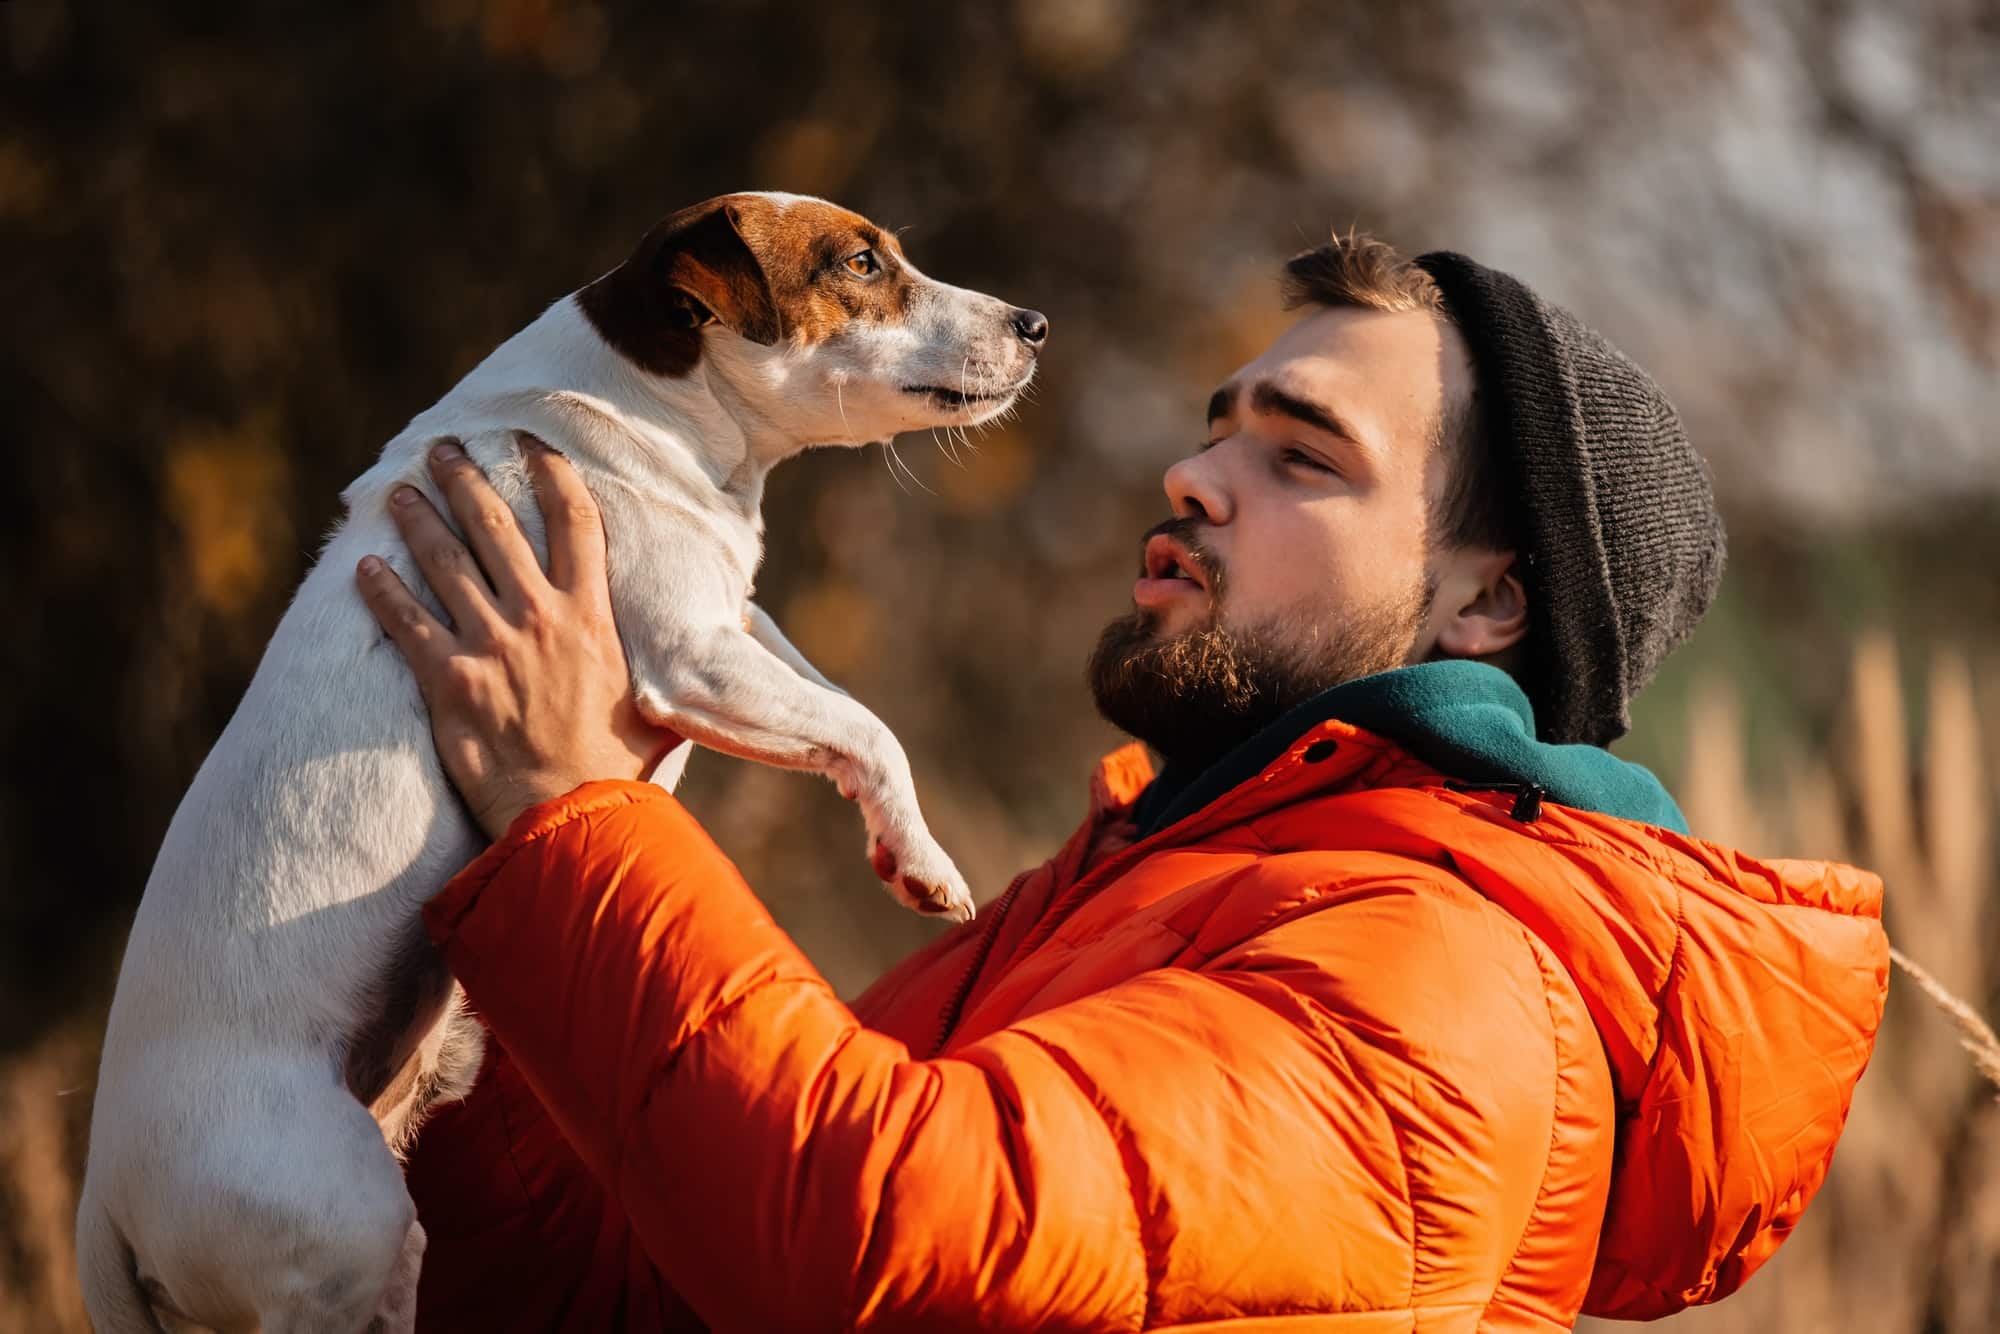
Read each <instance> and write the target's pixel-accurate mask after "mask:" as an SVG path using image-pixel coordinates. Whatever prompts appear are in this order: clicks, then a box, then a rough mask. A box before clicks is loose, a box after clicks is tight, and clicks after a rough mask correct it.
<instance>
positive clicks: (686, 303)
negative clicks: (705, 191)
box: [654, 204, 784, 347]
mask: <svg viewBox="0 0 2000 1334" xmlns="http://www.w3.org/2000/svg"><path fill="white" fill-rule="evenodd" d="M675 222H679V220H678V219H676V220H675ZM654 265H655V269H654V271H655V273H657V274H658V275H659V281H660V282H662V283H663V284H665V286H666V288H667V289H668V307H669V309H670V311H671V312H672V318H674V319H675V320H677V321H678V320H684V321H686V323H685V324H684V325H683V326H682V327H684V328H689V329H699V328H701V327H702V326H704V325H707V324H713V323H719V324H722V325H723V326H725V327H726V328H729V329H733V330H734V331H735V332H737V333H738V334H741V335H742V336H743V337H745V338H747V339H749V340H750V341H751V342H753V343H761V344H763V345H765V346H767V347H768V346H770V345H771V344H772V343H775V342H777V341H778V339H779V338H780V337H782V336H783V334H784V330H783V328H782V327H781V326H780V324H779V321H778V308H777V306H776V305H775V304H774V302H773V300H772V297H771V283H770V280H769V279H768V278H766V277H765V275H764V266H763V265H762V264H759V263H758V262H757V256H756V255H754V254H752V253H751V251H750V247H749V245H748V244H746V243H745V242H744V240H743V233H742V232H741V231H740V230H738V222H737V216H736V206H735V205H734V204H718V205H716V206H715V207H713V208H709V209H705V210H703V211H701V212H700V213H697V214H694V215H693V216H691V217H689V218H688V219H687V221H686V222H684V223H680V224H679V225H678V226H676V225H674V223H669V224H668V227H667V228H666V229H665V235H663V236H662V237H661V238H660V248H659V251H658V252H657V253H656V254H655V256H654Z"/></svg>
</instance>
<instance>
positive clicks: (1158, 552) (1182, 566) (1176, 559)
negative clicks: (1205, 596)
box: [1142, 533, 1208, 590]
mask: <svg viewBox="0 0 2000 1334" xmlns="http://www.w3.org/2000/svg"><path fill="white" fill-rule="evenodd" d="M1144 559H1145V565H1144V569H1143V571H1142V573H1143V575H1144V577H1145V578H1147V579H1184V580H1186V581H1187V582H1188V583H1191V584H1193V585H1194V586H1195V587H1196V588H1200V589H1204V590H1206V589H1207V587H1208V580H1207V579H1206V578H1205V577H1203V575H1202V570H1201V566H1200V564H1199V563H1198V562H1197V561H1196V560H1195V558H1194V556H1193V554H1192V553H1191V552H1189V551H1188V549H1187V548H1186V547H1184V546H1182V545H1181V544H1180V543H1179V542H1176V541H1175V540H1174V539H1173V538H1171V537H1169V536H1167V535H1166V534H1165V533H1156V534H1154V535H1153V536H1152V537H1151V538H1148V539H1147V541H1146V551H1145V557H1144Z"/></svg>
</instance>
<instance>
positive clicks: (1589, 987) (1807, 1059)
mask: <svg viewBox="0 0 2000 1334" xmlns="http://www.w3.org/2000/svg"><path fill="white" fill-rule="evenodd" d="M1465 800H1466V801H1467V803H1468V806H1467V809H1468V810H1473V809H1474V806H1475V805H1476V807H1477V810H1476V811H1474V813H1476V814H1478V815H1480V816H1481V817H1482V818H1481V821H1480V828H1481V830H1482V832H1481V833H1480V834H1479V835H1477V836H1474V837H1469V838H1459V837H1456V836H1454V837H1453V838H1452V839H1451V847H1450V852H1449V855H1450V857H1451V859H1452V861H1453V862H1454V863H1455V864H1456V865H1457V867H1458V869H1459V871H1460V872H1461V873H1462V874H1463V875H1465V876H1466V877H1467V878H1468V879H1469V880H1471V881H1472V883H1473V884H1474V885H1475V886H1476V887H1477V888H1478V889H1479V890H1480V892H1481V893H1483V894H1485V895H1486V896H1487V897H1488V898H1490V899H1491V900H1493V901H1494V902H1495V903H1497V904H1499V905H1500V906H1501V907H1502V908H1504V909H1506V910H1507V912H1508V913H1510V914H1511V915H1512V916H1514V917H1515V918H1517V919H1518V920H1519V921H1521V922H1522V923H1523V924H1524V925H1525V926H1527V927H1528V928H1529V929H1530V930H1532V931H1533V932H1534V933H1535V934H1536V935H1537V936H1539V937H1540V938H1541V939H1542V940H1543V941H1544V942H1545V943H1546V944H1547V945H1548V946H1549V947H1550V948H1551V949H1552V950H1553V951H1554V952H1555V953H1556V954H1557V956H1558V957H1559V958H1560V959H1561V960H1562V962H1563V964H1564V966H1565V967H1566V968H1567V970H1568V972H1569V975H1570V976H1571V977H1572V978H1573V979H1574V980H1575V982H1576V984H1577V985H1578V987H1579V988H1581V990H1582V992H1583V996H1584V1000H1585V1003H1586V1005H1587V1006H1588V1007H1589V1009H1590V1013H1591V1016H1592V1018H1593V1019H1594V1020H1595V1022H1596V1025H1597V1030H1598V1033H1599V1035H1600V1036H1601V1037H1602V1039H1603V1042H1604V1049H1605V1052H1606V1054H1607V1056H1608V1057H1609V1061H1610V1066H1611V1073H1612V1079H1613V1084H1614V1088H1615V1090H1616V1095H1617V1100H1618V1106H1617V1112H1618V1136H1617V1150H1616V1160H1615V1167H1614V1172H1613V1177H1612V1184H1611V1194H1610V1203H1609V1207H1608V1209H1607V1210H1606V1214H1605V1219H1604V1229H1603V1233H1602V1236H1601V1242H1600V1247H1599V1251H1598V1257H1597V1263H1596V1268H1595V1271H1594V1272H1593V1274H1592V1278H1591V1284H1590V1291H1589V1295H1588V1297H1587V1299H1586V1301H1585V1305H1584V1310H1585V1311H1586V1312H1587V1313H1589V1314H1592V1315H1600V1316H1611V1317H1615V1318H1620V1319H1650V1318H1653V1317H1657V1316H1662V1315H1666V1314H1669V1313H1671V1312H1673V1311H1677V1310H1680V1309H1681V1308H1682V1307H1685V1306H1689V1305H1692V1304H1695V1303H1699V1302H1706V1301H1712V1300H1715V1299H1716V1298H1719V1297H1723V1296H1726V1295H1728V1294H1729V1293H1731V1292H1733V1291H1735V1290H1736V1289H1737V1288H1738V1287H1740V1286H1741V1285H1742V1283H1743V1282H1744V1280H1745V1279H1747V1278H1748V1277H1749V1276H1750V1274H1751V1273H1753V1272H1754V1271H1755V1270H1756V1269H1757V1267H1758V1266H1759V1265H1761V1264H1762V1263H1763V1262H1764V1261H1765V1260H1766V1259H1768V1258H1770V1256H1771V1254H1772V1253H1773V1252H1774V1251H1776V1250H1777V1248H1778V1245H1779V1244H1780V1243H1781V1242H1782V1241H1783V1240H1784V1239H1785V1237H1786V1236H1787V1235H1788V1234H1789V1233H1790V1231H1791V1229H1792V1228H1793V1226H1794V1225H1795V1224H1796V1223H1797V1222H1798V1219H1799V1217H1800V1215H1801V1214H1802V1213H1803V1212H1804V1211H1805V1207H1806V1204H1807V1203H1808V1202H1809V1201H1810V1200H1811V1198H1812V1196H1813V1194H1814V1192H1815V1191H1817V1190H1818V1189H1819V1186H1820V1183H1821V1182H1822V1181H1823V1180H1825V1178H1826V1173H1827V1169H1828V1168H1829V1167H1830V1166H1831V1164H1832V1159H1833V1149H1834V1144H1835V1141H1836V1140H1837V1139H1838V1138H1839V1135H1840V1131H1841V1128H1842V1126H1843V1125H1844V1124H1845V1123H1846V1120H1847V1113H1848V1108H1849V1105H1850V1102H1851V1100H1852V1098H1853V1095H1854V1087H1855V1085H1856V1083H1857V1082H1859V1080H1860V1078H1861V1074H1862V1071H1863V1070H1864V1069H1865V1068H1866V1066H1867V1063H1868V1055H1869V1052H1870V1050H1871V1049H1872V1047H1873V1045H1874V1040H1875V1033H1876V1029H1877V1027H1878V1026H1879V1025H1880V1023H1881V1019H1882V1007H1883V1003H1884V1001H1885V999H1886V997H1887V988H1888V971H1889V947H1888V940H1887V937H1886V936H1885V935H1884V934H1883V932H1882V927H1881V907H1882V885H1881V882H1880V881H1879V880H1878V879H1877V878H1876V877H1875V876H1873V875H1870V874H1868V873H1867V872H1865V871H1859V870H1856V869H1854V868H1852V867H1848V866H1840V865H1835V864H1831V863H1826V862H1813V861H1759V860H1756V859H1754V858H1750V857H1747V856H1744V855H1742V854H1741V853H1737V852H1732V851H1730V850H1729V849H1726V848H1722V847H1717V846H1715V845H1713V844H1709V843H1703V842H1700V841H1698V840H1695V839H1692V838H1688V837H1685V836H1683V835H1680V834H1676V833H1673V832H1671V831H1666V830H1661V829H1658V828H1652V827H1647V826H1643V825H1639V824H1635V823H1631V822H1629V821H1624V820H1618V819H1614V818H1608V817H1606V816H1604V815H1601V814H1594V813H1591V812H1585V811H1576V810H1566V809H1564V808H1562V807H1560V806H1555V805H1546V806H1544V807H1543V809H1542V813H1541V815H1540V818H1538V819H1535V820H1533V821H1532V822H1530V823H1525V824H1524V823H1521V822H1518V821H1513V820H1511V819H1510V818H1509V817H1508V815H1507V813H1506V810H1505V806H1504V803H1503V804H1502V805H1501V806H1499V807H1496V806H1495V805H1494V804H1493V803H1492V802H1490V801H1480V800H1478V799H1477V798H1476V797H1472V796H1468V797H1467V798H1466V799H1465ZM1509 826H1511V827H1509Z"/></svg>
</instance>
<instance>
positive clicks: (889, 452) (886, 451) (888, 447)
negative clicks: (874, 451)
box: [882, 440, 910, 495]
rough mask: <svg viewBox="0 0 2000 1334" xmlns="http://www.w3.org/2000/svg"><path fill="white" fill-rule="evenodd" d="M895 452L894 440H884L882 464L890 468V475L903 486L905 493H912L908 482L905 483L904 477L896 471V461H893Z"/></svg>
mask: <svg viewBox="0 0 2000 1334" xmlns="http://www.w3.org/2000/svg"><path fill="white" fill-rule="evenodd" d="M895 454H896V446H895V445H894V444H893V443H892V442H890V441H888V440H884V441H883V442H882V466H883V467H885V468H887V469H888V470H889V475H890V476H891V477H894V478H895V479H896V485H897V486H899V487H902V489H903V494H904V495H908V494H909V493H910V488H909V486H908V485H907V484H905V483H904V481H903V479H902V477H901V476H900V475H899V474H898V473H897V472H896V465H895V463H894V462H892V460H893V459H894V458H895Z"/></svg>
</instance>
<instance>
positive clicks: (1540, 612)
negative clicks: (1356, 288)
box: [1416, 251, 1724, 746]
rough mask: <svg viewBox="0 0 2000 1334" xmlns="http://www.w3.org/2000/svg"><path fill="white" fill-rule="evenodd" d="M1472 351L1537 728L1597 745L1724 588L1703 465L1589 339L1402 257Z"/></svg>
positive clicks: (1499, 294)
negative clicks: (1516, 522) (1511, 520)
mask: <svg viewBox="0 0 2000 1334" xmlns="http://www.w3.org/2000/svg"><path fill="white" fill-rule="evenodd" d="M1416 263H1417V265H1418V267H1420V268H1422V269H1423V270H1424V271H1425V272H1427V273H1429V274H1430V275H1431V277H1432V278H1433V279H1435V280H1436V282H1437V284H1438V287H1439V288H1440V289H1441V290H1442V291H1443V293H1444V300H1445V306H1446V308H1447V310H1448V311H1449V312H1450V314H1451V317H1452V320H1453V322H1454V323H1455V324H1456V325H1457V326H1458V329H1459V332H1460V333H1461V334H1462V335H1463V336H1464V338H1465V341H1466V344H1467V345H1468V346H1469V347H1470V349H1471V351H1472V364H1473V372H1474V378H1475V381H1476V384H1477V388H1476V390H1475V392H1476V393H1477V394H1478V396H1479V398H1480V399H1481V400H1482V402H1483V404H1484V407H1483V411H1484V413H1485V424H1486V427H1487V439H1488V440H1489V441H1490V442H1491V446H1492V448H1494V449H1496V450H1498V451H1499V453H1500V455H1501V461H1502V466H1503V469H1504V470H1505V472H1506V474H1507V475H1509V476H1511V478H1512V479H1513V493H1512V495H1510V497H1509V499H1510V500H1511V501H1512V502H1513V503H1514V504H1515V506H1516V512H1517V513H1518V515H1519V517H1520V520H1521V523H1520V528H1521V536H1522V539H1523V545H1524V546H1525V547H1526V550H1525V551H1524V552H1522V553H1521V555H1522V560H1523V569H1524V573H1525V579H1524V583H1525V584H1526V586H1527V590H1528V615H1529V622H1530V627H1531V628H1530V633H1529V636H1528V657H1529V669H1528V679H1526V680H1524V681H1523V682H1522V685H1523V686H1524V687H1526V689H1527V692H1528V696H1529V698H1530V699H1531V700H1533V702H1534V706H1535V720H1536V727H1537V730H1538V731H1539V732H1540V734H1541V736H1542V739H1543V740H1546V741H1554V742H1577V741H1580V742H1588V743H1590V744H1592V745H1597V746H1603V745H1608V744H1609V743H1610V742H1612V741H1615V740H1616V739H1617V738H1619V737H1621V736H1623V735H1624V734H1625V733H1626V732H1627V731H1628V730H1630V728H1631V726H1632V715H1631V712H1630V709H1629V707H1628V705H1629V701H1630V700H1631V697H1632V696H1633V695H1635V694H1637V693H1638V691H1639V689H1640V688H1641V687H1642V686H1644V685H1645V684H1646V683H1647V682H1648V681H1650V680H1652V679H1653V673H1654V672H1655V671H1656V670H1658V668H1659V665H1660V661H1661V659H1663V658H1665V657H1666V655H1667V653H1668V651H1669V650H1671V649H1672V648H1673V647H1674V646H1675V645H1677V644H1679V643H1680V642H1681V641H1682V640H1683V639H1685V638H1687V636H1688V634H1689V633H1690V632H1692V631H1693V629H1694V627H1695V623H1696V622H1698V621H1699V620H1700V619H1701V616H1702V613H1703V612H1704V611H1706V610H1707V609H1708V604H1709V602H1710V600H1711V599H1713V598H1714V596H1715V589H1716V585H1717V584H1718V583H1719V582H1720V580H1721V578H1722V563H1723V555H1724V537H1723V530H1722V517H1721V515H1720V514H1718V513H1717V511H1716V508H1715V496H1714V492H1713V490H1712V488H1711V486H1710V483H1709V477H1708V468H1707V466H1706V465H1705V464H1704V463H1703V462H1702V459H1701V456H1700V455H1698V454H1696V453H1695V451H1694V448H1693V446H1692V445H1690V444H1689V443H1688V438H1687V433H1686V432H1685V431H1684V430H1682V428H1681V423H1680V418H1679V416H1678V415H1677V414H1676V413H1675V412H1674V408H1673V404H1671V403H1669V402H1668V401H1667V397H1666V395H1665V394H1663V393H1662V392H1661V391H1660V387H1659V386H1658V385H1656V384H1654V383H1653V381H1652V380H1651V379H1650V378H1649V377H1648V376H1647V375H1646V373H1645V372H1644V371H1642V370H1640V369H1639V368H1638V367H1637V366H1635V365H1633V364H1632V362H1631V361H1630V360H1628V359H1627V358H1626V357H1625V355H1624V354H1623V353H1621V352H1620V351H1618V349H1617V348H1615V347H1613V346H1612V345H1611V344H1610V343H1609V342H1607V341H1606V340H1605V339H1604V337H1603V336H1602V335H1601V334H1598V333H1597V332H1595V331H1594V330H1591V329H1589V328H1586V327H1585V326H1584V325H1583V323H1582V322H1581V321H1579V320H1578V319H1577V318H1576V317H1575V316H1574V315H1572V314H1570V313H1569V312H1568V311H1566V310H1564V309H1562V308H1561V307H1559V306H1555V305H1551V304H1549V303H1548V302H1546V301H1543V300H1542V299H1541V298H1540V297H1538V296H1536V295H1535V293H1534V292H1532V291H1530V290H1529V289H1528V288H1527V287H1526V286H1525V285H1524V284H1523V283H1521V282H1520V281H1519V280H1518V279H1515V278H1513V277H1510V276H1509V275H1507V274H1504V273H1500V272H1498V271H1496V270H1494V269H1489V268H1486V267H1484V266H1482V265H1480V264H1476V263H1474V262H1473V261H1472V260H1470V259H1467V258H1466V257H1465V256H1463V255H1459V254H1454V253H1451V252H1449V251H1433V252H1431V253H1430V254H1427V255H1420V256H1418V257H1417V259H1416Z"/></svg>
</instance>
